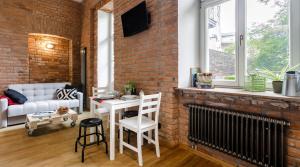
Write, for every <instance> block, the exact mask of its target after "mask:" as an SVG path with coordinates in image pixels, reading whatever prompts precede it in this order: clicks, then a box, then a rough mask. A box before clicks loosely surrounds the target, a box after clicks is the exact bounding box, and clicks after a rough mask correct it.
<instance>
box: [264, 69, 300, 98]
mask: <svg viewBox="0 0 300 167" xmlns="http://www.w3.org/2000/svg"><path fill="white" fill-rule="evenodd" d="M299 66H300V64H297V65H295V66H293V67H289V65H287V66H285V67H283V68H282V69H281V70H280V72H276V71H272V70H270V69H268V68H263V69H261V70H258V72H259V73H260V74H261V75H262V76H264V77H266V78H267V79H270V80H272V86H273V91H274V93H282V85H283V79H284V76H285V74H286V72H287V71H294V70H296V69H298V68H299Z"/></svg>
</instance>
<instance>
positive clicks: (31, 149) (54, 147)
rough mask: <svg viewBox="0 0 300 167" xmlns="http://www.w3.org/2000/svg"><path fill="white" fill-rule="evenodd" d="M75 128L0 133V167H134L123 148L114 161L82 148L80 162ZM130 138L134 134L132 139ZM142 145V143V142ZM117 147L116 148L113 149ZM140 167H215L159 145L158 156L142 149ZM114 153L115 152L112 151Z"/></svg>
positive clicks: (129, 153) (131, 155) (148, 148)
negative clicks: (83, 155)
mask: <svg viewBox="0 0 300 167" xmlns="http://www.w3.org/2000/svg"><path fill="white" fill-rule="evenodd" d="M77 131H78V127H77V126H76V127H75V128H70V127H69V125H68V124H67V123H66V124H63V125H55V126H53V125H52V126H46V127H42V128H41V129H39V130H37V131H36V132H35V133H34V136H32V137H29V136H27V134H26V130H25V128H23V125H20V126H16V127H14V128H7V129H6V130H1V131H0V166H1V167H23V166H24V167H25V166H36V167H67V166H88V167H92V166H122V167H126V166H138V163H137V154H136V153H134V152H132V151H130V150H128V149H125V150H124V154H122V155H121V154H119V153H118V152H117V154H116V160H115V161H110V160H109V158H108V156H107V155H106V154H105V151H104V144H101V145H100V146H97V145H93V146H90V147H89V148H87V149H86V158H85V162H84V163H81V161H80V157H81V156H80V154H81V149H79V152H77V153H75V152H74V142H75V138H76V136H77ZM132 137H134V135H133V136H132ZM133 142H134V141H133ZM145 143H146V142H145ZM116 147H118V145H117V146H116ZM142 149H143V160H144V166H155V167H159V166H161V167H168V166H170V167H182V166H199V167H201V166H202V167H219V166H220V165H218V164H217V163H214V162H211V161H208V160H206V159H203V158H201V157H199V156H198V155H195V154H193V153H192V152H190V151H187V150H185V149H182V148H175V149H169V148H166V147H164V146H163V145H161V146H160V149H161V157H160V158H157V157H156V155H155V148H154V145H148V144H145V145H144V146H143V148H142ZM116 151H118V149H116Z"/></svg>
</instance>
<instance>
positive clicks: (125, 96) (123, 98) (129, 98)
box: [121, 95, 139, 100]
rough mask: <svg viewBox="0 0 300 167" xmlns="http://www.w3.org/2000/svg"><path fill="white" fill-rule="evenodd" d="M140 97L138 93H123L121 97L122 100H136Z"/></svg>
mask: <svg viewBox="0 0 300 167" xmlns="http://www.w3.org/2000/svg"><path fill="white" fill-rule="evenodd" d="M138 98H139V96H137V95H123V96H122V97H121V100H135V99H138Z"/></svg>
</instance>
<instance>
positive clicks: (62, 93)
mask: <svg viewBox="0 0 300 167" xmlns="http://www.w3.org/2000/svg"><path fill="white" fill-rule="evenodd" d="M56 97H57V99H59V100H71V99H76V98H77V90H76V89H57V90H56Z"/></svg>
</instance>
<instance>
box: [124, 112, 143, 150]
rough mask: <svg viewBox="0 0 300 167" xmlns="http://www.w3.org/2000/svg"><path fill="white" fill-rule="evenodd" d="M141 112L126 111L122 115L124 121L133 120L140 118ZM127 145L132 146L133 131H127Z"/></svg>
mask: <svg viewBox="0 0 300 167" xmlns="http://www.w3.org/2000/svg"><path fill="white" fill-rule="evenodd" d="M138 114H139V112H138V111H125V112H123V114H122V119H124V118H131V117H135V116H138ZM126 131H127V136H128V138H127V143H128V144H130V135H131V130H129V129H127V130H126Z"/></svg>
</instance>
